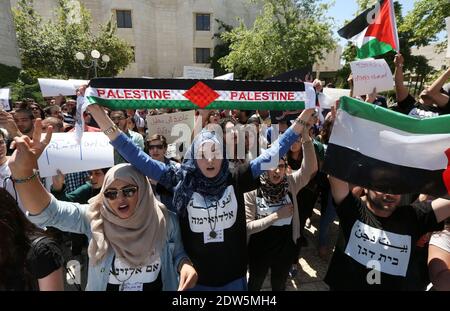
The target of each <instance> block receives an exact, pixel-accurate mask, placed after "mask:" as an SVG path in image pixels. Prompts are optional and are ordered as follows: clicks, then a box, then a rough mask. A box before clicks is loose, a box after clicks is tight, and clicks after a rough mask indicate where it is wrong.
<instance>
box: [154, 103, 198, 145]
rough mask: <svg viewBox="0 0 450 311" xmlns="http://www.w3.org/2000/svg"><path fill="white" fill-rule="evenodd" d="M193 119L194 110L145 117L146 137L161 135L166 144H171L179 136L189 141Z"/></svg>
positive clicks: (192, 128)
mask: <svg viewBox="0 0 450 311" xmlns="http://www.w3.org/2000/svg"><path fill="white" fill-rule="evenodd" d="M194 118H195V111H194V110H189V111H181V112H174V113H166V114H160V115H155V116H147V127H148V137H150V136H152V135H154V134H159V135H163V136H164V137H165V138H166V140H167V143H168V144H172V143H173V142H175V140H177V139H178V138H179V137H180V134H181V135H182V136H181V137H184V136H186V139H187V141H190V137H191V133H192V131H193V130H194ZM172 133H173V134H172ZM183 141H184V140H183Z"/></svg>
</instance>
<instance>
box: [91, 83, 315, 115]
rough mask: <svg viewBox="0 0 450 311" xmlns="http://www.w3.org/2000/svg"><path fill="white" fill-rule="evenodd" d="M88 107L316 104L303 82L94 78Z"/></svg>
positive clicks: (292, 107)
mask: <svg viewBox="0 0 450 311" xmlns="http://www.w3.org/2000/svg"><path fill="white" fill-rule="evenodd" d="M89 86H90V87H89V88H88V89H87V91H86V94H85V97H86V99H87V104H94V103H95V104H99V105H103V106H107V107H109V108H111V109H138V108H177V109H199V108H200V109H240V110H256V109H270V110H298V109H304V108H313V107H315V105H316V98H315V96H316V95H315V94H316V93H315V91H314V88H312V87H311V86H310V85H307V84H305V83H303V82H278V81H233V80H197V79H134V78H114V79H111V78H97V79H92V80H91V82H90V84H89Z"/></svg>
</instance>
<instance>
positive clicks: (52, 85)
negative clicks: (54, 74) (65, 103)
mask: <svg viewBox="0 0 450 311" xmlns="http://www.w3.org/2000/svg"><path fill="white" fill-rule="evenodd" d="M38 82H39V86H40V87H41V92H42V96H44V97H51V96H59V95H64V96H68V95H75V93H76V91H75V87H74V86H73V83H72V82H70V81H68V80H59V79H42V78H39V79H38Z"/></svg>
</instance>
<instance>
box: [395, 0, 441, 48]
mask: <svg viewBox="0 0 450 311" xmlns="http://www.w3.org/2000/svg"><path fill="white" fill-rule="evenodd" d="M449 12H450V1H448V0H417V1H415V2H414V8H413V9H412V10H411V11H410V12H408V14H407V15H406V16H405V20H404V23H402V25H401V26H400V27H399V31H401V32H410V33H411V37H410V38H409V40H410V43H411V44H412V45H417V46H423V45H428V44H430V42H433V41H437V34H438V33H439V32H441V31H442V30H444V29H445V18H446V17H447V16H449Z"/></svg>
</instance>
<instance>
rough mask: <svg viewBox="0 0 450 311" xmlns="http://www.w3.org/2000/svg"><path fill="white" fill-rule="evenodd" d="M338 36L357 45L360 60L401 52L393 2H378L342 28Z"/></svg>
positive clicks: (390, 0)
mask: <svg viewBox="0 0 450 311" xmlns="http://www.w3.org/2000/svg"><path fill="white" fill-rule="evenodd" d="M338 34H339V35H340V36H341V37H343V38H346V39H348V40H350V41H351V42H353V43H354V44H355V45H356V48H357V57H358V58H359V59H362V58H368V57H374V56H377V55H382V54H384V53H387V52H389V51H392V50H394V51H397V52H398V51H399V50H400V44H399V42H398V34H397V25H396V22H395V15H394V4H393V2H392V0H381V1H379V2H377V3H376V4H375V5H374V6H373V7H371V8H369V9H367V10H365V11H364V12H363V13H361V14H360V15H359V16H358V17H356V18H355V19H354V20H353V21H351V22H350V23H349V24H347V25H346V26H344V27H343V28H341V29H340V30H339V31H338Z"/></svg>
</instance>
